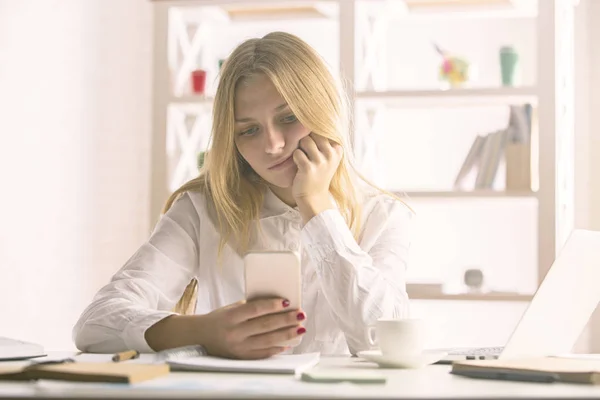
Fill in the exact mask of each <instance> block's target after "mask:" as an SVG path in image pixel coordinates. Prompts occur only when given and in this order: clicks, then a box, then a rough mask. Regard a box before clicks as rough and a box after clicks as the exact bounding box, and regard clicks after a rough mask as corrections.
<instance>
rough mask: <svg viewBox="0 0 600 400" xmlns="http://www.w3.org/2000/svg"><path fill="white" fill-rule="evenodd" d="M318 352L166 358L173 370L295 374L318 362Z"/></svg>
mask: <svg viewBox="0 0 600 400" xmlns="http://www.w3.org/2000/svg"><path fill="white" fill-rule="evenodd" d="M319 360H320V353H307V354H289V355H288V354H281V355H276V356H273V357H269V358H266V359H262V360H232V359H227V358H220V357H212V356H201V357H193V358H186V359H183V360H167V364H169V366H170V367H171V370H173V371H177V370H179V371H218V372H259V373H267V374H295V373H298V372H301V371H304V370H306V369H308V368H311V367H313V366H315V365H317V364H318V363H319Z"/></svg>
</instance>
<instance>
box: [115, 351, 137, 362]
mask: <svg viewBox="0 0 600 400" xmlns="http://www.w3.org/2000/svg"><path fill="white" fill-rule="evenodd" d="M139 356H140V353H139V352H138V351H137V350H127V351H122V352H120V353H117V354H115V355H114V356H113V358H112V360H113V361H114V362H119V361H127V360H133V359H134V358H138V357H139Z"/></svg>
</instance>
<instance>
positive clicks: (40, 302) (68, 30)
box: [0, 0, 151, 349]
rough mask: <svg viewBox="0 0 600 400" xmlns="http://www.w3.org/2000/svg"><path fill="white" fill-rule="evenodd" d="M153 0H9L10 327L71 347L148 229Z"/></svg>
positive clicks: (4, 199) (2, 146)
mask: <svg viewBox="0 0 600 400" xmlns="http://www.w3.org/2000/svg"><path fill="white" fill-rule="evenodd" d="M150 51H151V5H150V3H149V2H148V1H146V0H129V1H122V0H86V1H80V0H61V1H58V0H54V1H50V0H37V1H36V0H0V88H2V89H1V90H0V110H1V111H0V182H1V184H2V194H1V196H0V210H2V222H1V223H0V336H13V337H18V338H23V339H26V340H33V341H37V342H41V343H44V344H45V345H46V346H47V347H48V348H50V349H53V348H69V347H70V346H72V344H71V336H70V335H71V328H72V325H73V324H74V322H75V320H76V318H77V317H78V316H79V313H80V312H81V310H82V308H83V307H85V305H86V303H87V302H89V301H90V299H91V297H92V295H93V293H94V291H95V290H97V288H98V287H99V285H100V284H102V283H103V282H104V281H106V280H107V279H108V277H109V276H110V274H112V273H113V272H114V271H115V270H116V269H117V268H118V267H120V265H121V264H122V263H123V262H124V261H125V259H126V258H127V257H128V256H129V255H130V254H131V252H132V251H133V250H134V249H135V248H136V247H137V246H138V245H139V244H140V242H141V241H142V240H143V238H144V237H145V236H146V235H147V233H148V230H149V227H148V226H147V218H146V217H147V212H148V185H149V146H150V132H149V128H150V126H149V122H150V97H149V96H150V68H151V65H150V61H151V54H150Z"/></svg>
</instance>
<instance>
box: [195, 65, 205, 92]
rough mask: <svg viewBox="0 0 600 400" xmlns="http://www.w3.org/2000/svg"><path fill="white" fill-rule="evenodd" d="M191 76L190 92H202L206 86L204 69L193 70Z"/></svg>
mask: <svg viewBox="0 0 600 400" xmlns="http://www.w3.org/2000/svg"><path fill="white" fill-rule="evenodd" d="M191 78H192V92H194V94H204V89H205V88H206V71H204V70H203V69H196V70H193V71H192V73H191Z"/></svg>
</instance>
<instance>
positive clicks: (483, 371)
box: [451, 357, 600, 385]
mask: <svg viewBox="0 0 600 400" xmlns="http://www.w3.org/2000/svg"><path fill="white" fill-rule="evenodd" d="M451 373H452V374H455V375H463V376H468V377H471V378H483V379H504V380H517V381H533V382H569V383H588V384H595V385H597V384H600V361H599V360H597V359H596V360H594V359H576V358H561V357H535V358H515V359H510V360H479V361H460V362H454V363H453V364H452V370H451Z"/></svg>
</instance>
